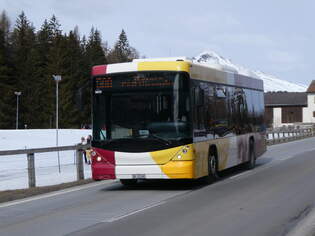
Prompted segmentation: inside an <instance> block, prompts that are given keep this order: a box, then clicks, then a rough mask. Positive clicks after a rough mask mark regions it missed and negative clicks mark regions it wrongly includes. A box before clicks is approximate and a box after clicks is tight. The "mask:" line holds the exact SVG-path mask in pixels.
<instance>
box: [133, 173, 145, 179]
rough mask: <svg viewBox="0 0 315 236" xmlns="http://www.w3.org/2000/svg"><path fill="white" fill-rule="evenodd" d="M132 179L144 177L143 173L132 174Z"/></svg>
mask: <svg viewBox="0 0 315 236" xmlns="http://www.w3.org/2000/svg"><path fill="white" fill-rule="evenodd" d="M132 178H133V179H145V174H133V175H132Z"/></svg>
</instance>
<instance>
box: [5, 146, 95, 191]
mask: <svg viewBox="0 0 315 236" xmlns="http://www.w3.org/2000/svg"><path fill="white" fill-rule="evenodd" d="M88 148H90V145H82V144H77V145H74V146H60V147H48V148H30V149H19V150H6V151H0V156H8V155H18V154H26V155H27V170H28V186H29V188H33V187H36V177H35V153H44V152H58V151H70V150H76V167H77V168H76V169H77V180H82V179H84V169H83V152H82V151H83V150H86V149H88Z"/></svg>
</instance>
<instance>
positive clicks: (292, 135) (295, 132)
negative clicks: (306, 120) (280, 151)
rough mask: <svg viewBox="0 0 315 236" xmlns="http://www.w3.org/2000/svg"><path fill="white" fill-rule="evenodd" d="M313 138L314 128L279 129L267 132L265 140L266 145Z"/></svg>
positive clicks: (314, 134)
mask: <svg viewBox="0 0 315 236" xmlns="http://www.w3.org/2000/svg"><path fill="white" fill-rule="evenodd" d="M312 136H315V127H314V126H311V127H306V128H305V127H302V128H300V127H281V128H278V129H272V130H267V132H266V140H267V144H268V145H273V144H278V143H285V142H290V141H294V140H298V139H303V138H307V137H312Z"/></svg>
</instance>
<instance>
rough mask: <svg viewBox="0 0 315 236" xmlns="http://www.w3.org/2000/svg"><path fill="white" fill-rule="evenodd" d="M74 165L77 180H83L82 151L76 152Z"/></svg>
mask: <svg viewBox="0 0 315 236" xmlns="http://www.w3.org/2000/svg"><path fill="white" fill-rule="evenodd" d="M76 159H77V160H76V164H77V180H82V179H84V169H83V153H82V149H80V148H79V149H77V150H76Z"/></svg>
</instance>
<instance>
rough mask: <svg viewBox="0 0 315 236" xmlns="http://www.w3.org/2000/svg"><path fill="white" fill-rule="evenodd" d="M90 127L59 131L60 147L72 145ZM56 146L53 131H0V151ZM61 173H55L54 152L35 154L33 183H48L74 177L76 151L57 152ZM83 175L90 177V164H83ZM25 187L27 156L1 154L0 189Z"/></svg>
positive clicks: (45, 184) (26, 182)
mask: <svg viewBox="0 0 315 236" xmlns="http://www.w3.org/2000/svg"><path fill="white" fill-rule="evenodd" d="M89 134H91V130H77V129H61V130H59V135H58V137H59V146H66V145H75V144H77V143H79V142H80V140H81V137H82V136H84V137H86V136H87V135H89ZM54 146H56V130H52V129H42V130H40V129H38V130H35V129H34V130H0V150H14V149H27V148H42V147H54ZM59 155H60V163H61V173H59V172H58V159H57V152H47V153H38V154H35V168H36V170H35V173H36V185H37V186H47V185H53V184H59V183H65V182H71V181H75V180H76V166H75V151H63V152H59ZM84 172H85V178H90V177H91V168H90V165H85V166H84ZM27 187H28V177H27V161H26V155H10V156H0V190H8V189H19V188H27Z"/></svg>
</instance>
